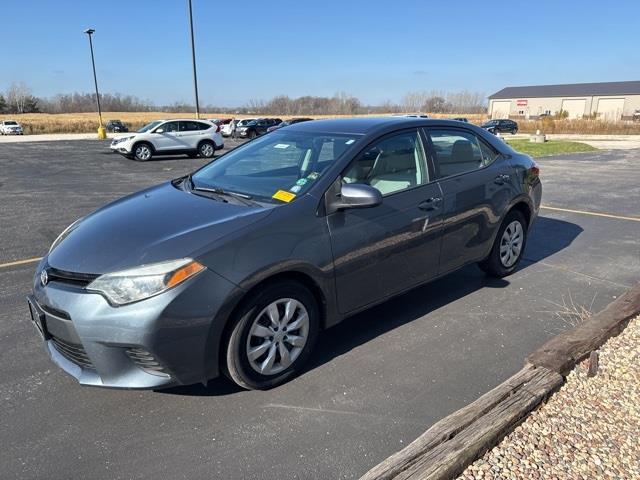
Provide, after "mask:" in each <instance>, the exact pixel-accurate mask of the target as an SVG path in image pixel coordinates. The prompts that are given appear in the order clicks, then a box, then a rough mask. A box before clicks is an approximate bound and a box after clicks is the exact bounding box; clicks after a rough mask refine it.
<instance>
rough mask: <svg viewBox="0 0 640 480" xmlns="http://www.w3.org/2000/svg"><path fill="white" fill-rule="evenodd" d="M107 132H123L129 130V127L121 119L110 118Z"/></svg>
mask: <svg viewBox="0 0 640 480" xmlns="http://www.w3.org/2000/svg"><path fill="white" fill-rule="evenodd" d="M106 128H107V132H114V133H121V132H128V131H129V127H127V125H126V124H124V123H123V122H122V121H120V120H109V121H108V122H107V125H106Z"/></svg>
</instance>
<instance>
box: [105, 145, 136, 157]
mask: <svg viewBox="0 0 640 480" xmlns="http://www.w3.org/2000/svg"><path fill="white" fill-rule="evenodd" d="M109 148H110V149H111V151H113V152H118V153H121V154H123V155H130V154H131V144H130V143H129V142H120V143H113V142H111V145H109Z"/></svg>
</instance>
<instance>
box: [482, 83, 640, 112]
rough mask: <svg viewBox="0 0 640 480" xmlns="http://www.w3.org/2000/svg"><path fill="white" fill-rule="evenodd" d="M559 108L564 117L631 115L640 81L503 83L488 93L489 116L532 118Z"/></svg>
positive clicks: (638, 102) (639, 101)
mask: <svg viewBox="0 0 640 480" xmlns="http://www.w3.org/2000/svg"><path fill="white" fill-rule="evenodd" d="M561 110H562V111H565V112H567V115H568V118H582V117H593V118H599V119H602V120H608V121H614V120H621V119H622V120H627V119H631V118H632V117H633V114H634V112H635V111H636V110H638V111H640V81H634V82H602V83H572V84H566V85H538V86H529V87H507V88H503V89H502V90H500V91H499V92H496V93H494V94H493V95H491V96H490V97H489V116H490V117H491V118H536V117H538V116H540V115H543V114H548V115H555V114H557V113H559V112H560V111H561Z"/></svg>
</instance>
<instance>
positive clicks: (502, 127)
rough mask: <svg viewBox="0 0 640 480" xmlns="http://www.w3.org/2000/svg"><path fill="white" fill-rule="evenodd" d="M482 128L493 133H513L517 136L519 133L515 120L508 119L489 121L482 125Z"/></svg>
mask: <svg viewBox="0 0 640 480" xmlns="http://www.w3.org/2000/svg"><path fill="white" fill-rule="evenodd" d="M480 127H481V128H484V129H485V130H487V131H489V132H491V133H493V134H494V135H495V134H496V133H511V134H512V135H515V134H516V133H518V124H517V123H516V122H514V121H513V120H507V119H497V120H489V121H488V122H485V123H483V124H482V125H480Z"/></svg>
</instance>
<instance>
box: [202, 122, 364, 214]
mask: <svg viewBox="0 0 640 480" xmlns="http://www.w3.org/2000/svg"><path fill="white" fill-rule="evenodd" d="M355 141H356V137H354V136H348V135H335V134H324V133H301V132H279V131H278V130H276V131H275V132H273V133H270V134H269V135H265V136H264V137H261V138H258V139H256V140H253V141H251V142H249V143H247V144H245V145H243V146H240V147H238V148H237V149H235V150H233V151H232V152H229V153H227V154H226V155H224V156H223V157H221V158H220V159H219V160H216V161H215V162H213V163H211V164H209V165H207V166H206V167H204V168H203V169H202V170H199V171H198V172H196V173H195V174H194V175H193V177H192V180H193V183H194V186H195V187H205V188H221V189H223V190H228V191H232V192H237V193H244V194H248V195H251V196H252V197H253V198H255V199H256V200H261V201H267V202H275V203H279V200H280V199H283V198H284V199H286V200H283V201H287V202H288V201H291V200H293V199H294V198H295V197H296V196H300V195H302V194H304V193H305V192H306V191H307V190H308V189H309V188H310V187H311V186H312V185H313V183H314V182H315V181H317V179H318V178H320V176H322V174H323V173H324V172H325V171H326V170H327V168H329V167H330V166H331V165H332V164H333V162H334V161H335V160H336V159H337V158H338V157H339V156H340V155H342V154H343V153H344V152H345V151H346V150H347V149H348V148H349V147H350V146H351V145H352V144H354V143H355ZM279 192H280V193H279ZM274 199H275V200H274Z"/></svg>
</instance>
